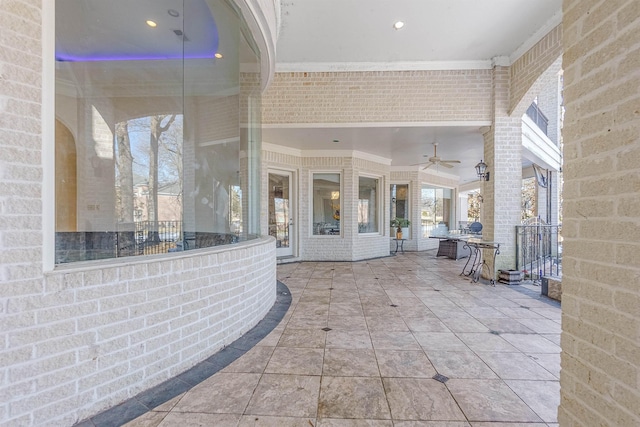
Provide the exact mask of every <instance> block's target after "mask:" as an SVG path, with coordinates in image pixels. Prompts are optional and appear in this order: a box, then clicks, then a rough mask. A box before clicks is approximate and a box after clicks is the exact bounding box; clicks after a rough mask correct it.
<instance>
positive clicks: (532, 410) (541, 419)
mask: <svg viewBox="0 0 640 427" xmlns="http://www.w3.org/2000/svg"><path fill="white" fill-rule="evenodd" d="M510 381H528V380H510ZM540 381H543V380H540ZM553 382H558V383H560V380H558V381H553ZM504 383H505V385H506V386H507V387H509V390H511V391H512V392H513V394H515V395H516V396H518V399H520V400H521V401H522V402H523V403H524V404H525V405H526V406H527V408H529V410H530V411H531V412H533V413H534V414H535V415H536V416H537V417H538V418H539V419H540V422H542V423H552V422H554V421H546V420H544V419H543V418H542V416H541V415H540V414H538V412H537V411H536V410H535V409H533V408H532V407H531V406H530V405H529V404H528V403H527V402H526V401H525V400H524V399H523V398H522V397H521V396H520V395H519V394H518V392H517V391H516V390H514V389H513V387H511V386H510V385H509V383H507V382H506V381H504ZM556 416H557V409H556ZM556 422H557V418H556Z"/></svg>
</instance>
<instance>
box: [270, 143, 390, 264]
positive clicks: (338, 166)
mask: <svg viewBox="0 0 640 427" xmlns="http://www.w3.org/2000/svg"><path fill="white" fill-rule="evenodd" d="M271 148H272V149H268V148H267V149H263V151H262V158H263V167H262V170H263V172H262V183H263V184H262V200H261V202H262V215H261V218H262V219H261V225H262V227H264V228H263V229H264V230H267V229H268V228H267V219H268V199H267V198H268V193H269V192H268V188H267V185H268V182H269V180H268V169H269V168H272V169H280V170H285V171H291V172H293V179H294V181H295V182H294V186H295V187H296V189H297V192H296V193H294V194H297V195H298V198H297V200H296V201H295V206H296V207H297V213H296V214H295V218H294V224H295V227H296V231H297V239H296V240H295V243H294V245H295V254H296V255H297V257H298V258H299V259H301V260H305V261H354V260H361V259H369V258H376V257H381V256H387V255H389V235H388V223H389V220H388V217H389V215H388V212H389V200H388V199H389V194H388V182H389V166H388V165H384V164H381V163H378V162H375V161H371V160H367V159H363V158H358V157H357V156H353V155H346V154H345V155H335V154H334V155H332V154H331V153H330V152H327V155H326V156H314V157H307V156H305V155H304V153H303V152H296V151H295V150H292V151H291V152H290V153H286V152H278V151H275V150H277V148H275V147H274V146H271ZM285 151H286V150H285ZM327 172H329V173H340V174H341V180H342V182H341V187H342V193H341V195H340V217H341V221H340V235H326V236H314V235H313V234H312V219H311V215H312V213H311V204H312V200H311V199H310V196H311V194H312V188H311V186H312V183H311V179H312V174H313V173H327ZM360 174H365V175H366V176H377V177H379V179H380V188H381V191H380V195H379V196H380V197H383V198H384V199H383V202H382V206H383V211H382V212H380V215H382V221H381V224H382V225H381V228H380V234H378V235H360V234H359V233H358V223H357V215H356V212H357V204H358V197H357V194H358V177H359V176H360Z"/></svg>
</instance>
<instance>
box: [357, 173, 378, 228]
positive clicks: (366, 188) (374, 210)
mask: <svg viewBox="0 0 640 427" xmlns="http://www.w3.org/2000/svg"><path fill="white" fill-rule="evenodd" d="M358 181H359V182H358V232H359V233H377V232H378V182H379V180H378V178H368V177H364V176H361V177H359V179H358Z"/></svg>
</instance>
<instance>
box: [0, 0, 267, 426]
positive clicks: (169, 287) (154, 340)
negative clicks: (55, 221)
mask: <svg viewBox="0 0 640 427" xmlns="http://www.w3.org/2000/svg"><path fill="white" fill-rule="evenodd" d="M50 5H51V3H49V2H43V1H41V0H12V1H5V2H0V52H1V54H0V113H1V114H0V260H1V262H0V284H1V286H0V425H3V426H5V425H6V426H14V425H15V426H33V425H36V426H40V425H41V426H64V425H72V424H73V423H74V422H75V421H78V420H81V419H84V418H87V417H88V416H90V415H94V414H95V413H97V412H99V411H100V410H103V409H105V408H107V407H109V406H112V405H114V404H117V403H119V402H120V401H122V400H124V399H127V398H129V397H131V396H133V395H135V394H136V393H138V392H139V391H141V390H143V389H146V388H148V387H151V386H153V385H156V384H158V383H160V382H161V381H163V380H165V379H167V378H169V377H170V376H174V375H176V374H178V373H180V372H181V371H184V370H186V369H188V368H189V367H191V366H193V365H194V364H196V363H197V362H199V361H201V360H203V359H205V358H206V357H208V356H209V355H211V354H213V353H215V352H216V351H217V350H218V349H220V348H221V347H222V346H223V345H225V344H227V343H230V342H232V341H233V340H234V339H235V338H237V337H238V336H240V334H241V333H243V332H245V331H247V330H248V329H249V328H251V327H252V326H253V325H254V324H256V323H257V322H258V321H259V320H260V318H262V317H263V316H264V315H265V314H266V312H267V311H268V310H269V308H270V307H271V305H272V304H273V302H274V301H275V285H276V278H275V263H274V262H273V260H274V258H275V253H274V249H273V246H274V245H273V240H272V239H270V238H268V239H260V240H255V241H251V242H246V243H242V244H238V245H234V247H233V248H230V247H224V248H217V249H213V248H212V249H206V250H204V249H203V250H198V251H193V252H189V253H184V254H172V255H163V256H157V257H152V258H148V257H145V258H144V259H141V260H127V261H122V260H111V261H105V262H99V263H93V262H92V263H81V264H76V265H68V266H64V267H59V268H57V269H56V270H54V271H52V272H44V271H43V270H44V266H43V261H42V260H43V241H44V240H46V237H47V236H45V235H44V233H43V223H44V222H45V221H44V219H43V217H44V215H43V212H50V211H51V210H52V209H54V206H53V203H51V205H48V204H47V203H49V202H52V198H50V197H48V195H46V194H43V184H44V182H45V181H44V180H45V177H44V174H43V165H49V169H50V168H51V165H52V164H53V162H54V158H53V156H50V158H49V157H46V158H43V156H44V154H43V153H45V152H46V153H51V154H52V150H49V149H48V148H49V147H45V145H44V144H45V141H48V142H50V141H52V140H53V135H44V136H43V134H42V126H43V117H42V113H41V111H42V110H41V109H42V97H43V95H42V94H43V87H42V81H43V80H44V81H51V78H50V76H45V75H43V64H42V44H43V36H42V22H43V16H42V13H43V12H42V8H43V6H45V7H46V8H48V9H51V7H50ZM47 19H52V16H48V17H47ZM49 40H51V38H49ZM44 89H45V90H46V91H48V90H50V89H51V88H50V87H45V88H44ZM49 107H50V108H49V111H51V112H52V113H53V107H52V106H49ZM50 119H51V120H52V119H53V118H52V117H51V118H50ZM65 123H67V124H72V125H73V126H71V128H77V126H76V121H75V120H74V119H73V118H72V119H70V120H69V121H65ZM102 130H103V131H104V130H105V129H104V128H103V129H102ZM51 131H52V132H53V127H52V129H51ZM76 136H77V135H76ZM103 140H104V139H103ZM45 148H47V150H45ZM109 163H110V161H109ZM111 169H112V168H111ZM81 170H84V169H81ZM78 179H79V180H80V179H84V180H86V179H89V178H88V176H85V175H79V176H78ZM83 203H84V202H83ZM49 231H51V230H49ZM49 240H51V239H49Z"/></svg>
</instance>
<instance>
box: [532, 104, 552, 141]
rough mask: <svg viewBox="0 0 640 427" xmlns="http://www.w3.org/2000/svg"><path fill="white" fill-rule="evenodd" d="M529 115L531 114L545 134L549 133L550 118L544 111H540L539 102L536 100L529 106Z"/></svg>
mask: <svg viewBox="0 0 640 427" xmlns="http://www.w3.org/2000/svg"><path fill="white" fill-rule="evenodd" d="M527 116H529V118H531V120H533V122H534V123H535V124H536V125H537V126H538V127H539V128H540V130H542V132H544V134H545V135H548V133H547V127H548V126H549V119H548V118H547V116H545V115H544V113H542V111H540V108H539V107H538V104H536V103H535V102H534V103H533V104H531V105H530V106H529V108H528V109H527Z"/></svg>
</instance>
